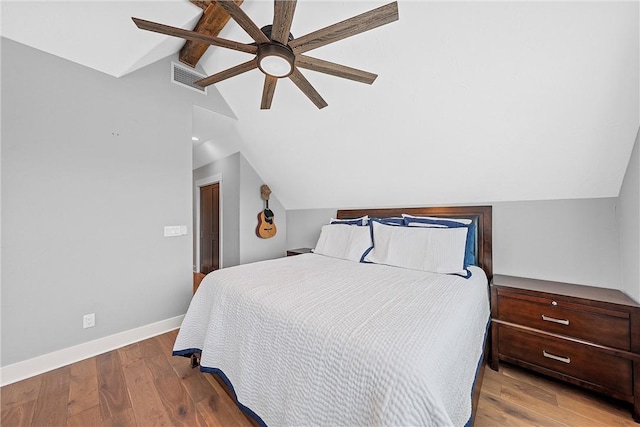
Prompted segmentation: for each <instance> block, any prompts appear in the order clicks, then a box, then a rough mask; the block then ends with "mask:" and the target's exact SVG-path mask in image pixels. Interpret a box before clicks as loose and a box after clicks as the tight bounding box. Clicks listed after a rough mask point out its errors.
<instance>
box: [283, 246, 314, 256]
mask: <svg viewBox="0 0 640 427" xmlns="http://www.w3.org/2000/svg"><path fill="white" fill-rule="evenodd" d="M309 252H311V248H298V249H287V256H294V255H302V254H308V253H309Z"/></svg>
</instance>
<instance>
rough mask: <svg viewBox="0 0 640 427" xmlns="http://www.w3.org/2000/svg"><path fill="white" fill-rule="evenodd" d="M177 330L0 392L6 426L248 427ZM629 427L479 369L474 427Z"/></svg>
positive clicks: (613, 408) (580, 395)
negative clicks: (191, 357) (177, 350)
mask: <svg viewBox="0 0 640 427" xmlns="http://www.w3.org/2000/svg"><path fill="white" fill-rule="evenodd" d="M176 333H177V331H172V332H168V333H166V334H163V335H159V336H157V337H154V338H150V339H148V340H144V341H141V342H139V343H136V344H132V345H129V346H126V347H123V348H120V349H118V350H114V351H111V352H108V353H105V354H102V355H99V356H96V357H93V358H91V359H87V360H83V361H81V362H78V363H74V364H72V365H69V366H65V367H62V368H60V369H56V370H55V371H51V372H47V373H45V374H42V375H39V376H37V377H33V378H29V379H26V380H24V381H20V382H17V383H14V384H10V385H8V386H5V387H2V388H1V389H0V395H1V399H2V402H1V409H2V412H1V418H0V424H1V425H2V426H3V427H9V426H84V427H86V426H152V425H175V426H211V427H213V426H247V427H249V426H251V423H250V422H249V421H248V420H247V419H246V418H245V416H244V414H243V413H242V412H241V411H240V410H239V409H238V408H237V407H236V406H235V404H234V403H233V402H232V400H231V399H230V398H229V397H228V396H227V395H226V393H225V392H224V390H223V389H222V387H221V386H220V385H219V384H218V383H217V381H216V380H215V379H214V378H213V377H212V376H211V375H207V374H202V373H201V372H199V371H198V370H197V369H191V368H190V367H189V361H188V359H186V358H182V357H172V356H171V349H172V346H173V341H174V339H175V336H176ZM534 425H536V426H614V425H616V426H634V427H638V426H639V424H636V423H634V422H633V420H632V419H631V415H630V411H629V407H628V406H627V405H626V404H623V403H620V402H617V401H611V400H608V399H606V398H603V397H601V396H597V395H595V394H591V393H589V392H586V391H583V390H581V389H578V388H576V387H573V386H570V385H565V384H562V383H560V382H557V381H554V380H550V379H546V378H543V377H540V376H537V375H534V374H531V373H528V372H526V371H524V370H521V369H519V368H515V367H510V366H503V365H501V366H500V372H495V371H492V370H491V369H489V368H488V367H487V368H486V369H485V376H484V381H483V385H482V392H481V395H480V403H479V405H478V414H477V418H476V422H475V426H476V427H487V426H534Z"/></svg>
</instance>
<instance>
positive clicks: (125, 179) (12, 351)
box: [0, 39, 216, 366]
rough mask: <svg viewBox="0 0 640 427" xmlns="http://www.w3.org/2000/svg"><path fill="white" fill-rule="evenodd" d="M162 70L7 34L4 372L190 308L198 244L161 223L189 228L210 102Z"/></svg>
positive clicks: (4, 52) (160, 65)
mask: <svg viewBox="0 0 640 427" xmlns="http://www.w3.org/2000/svg"><path fill="white" fill-rule="evenodd" d="M169 69H170V68H169V61H168V60H165V61H160V62H158V63H155V64H152V65H150V66H148V67H145V68H143V69H141V70H138V71H137V72H135V73H133V74H130V75H128V76H126V77H123V78H121V79H116V78H113V77H110V76H108V75H106V74H103V73H100V72H97V71H95V70H91V69H88V68H85V67H83V66H80V65H77V64H74V63H72V62H69V61H66V60H63V59H60V58H57V57H55V56H52V55H48V54H45V53H43V52H40V51H37V50H35V49H32V48H29V47H26V46H24V45H21V44H18V43H15V42H13V41H10V40H7V39H2V231H3V233H2V291H1V292H2V294H1V296H2V298H1V299H2V310H1V311H2V314H1V316H2V330H1V332H2V354H1V362H0V363H1V365H2V366H6V365H9V364H12V363H14V362H18V361H21V360H23V359H25V358H32V357H36V356H39V355H42V354H46V353H49V352H53V351H56V350H59V349H62V348H67V347H70V346H73V345H77V344H80V343H84V342H88V341H91V340H94V339H98V338H102V337H105V336H108V335H112V334H114V333H118V332H122V331H127V330H131V329H133V328H136V327H140V326H144V325H148V324H151V323H154V322H158V321H161V320H165V319H170V318H172V317H175V316H179V315H182V314H184V312H185V311H186V308H187V305H188V302H189V300H190V296H191V286H192V276H191V241H192V236H191V234H189V235H187V236H180V237H172V238H165V237H163V227H164V226H165V225H188V226H189V224H190V218H191V188H192V187H191V113H192V106H193V104H194V103H199V104H201V105H203V106H204V107H206V108H210V109H215V108H216V106H215V103H216V102H215V100H214V99H213V98H211V97H205V96H203V95H200V94H198V93H196V92H193V91H190V90H187V89H183V88H180V87H178V86H176V85H174V84H171V83H170V82H169V75H170V74H169ZM188 228H189V229H191V227H190V226H189V227H188ZM189 231H190V230H189ZM88 313H95V314H96V326H95V327H94V328H90V329H83V328H82V316H83V315H84V314H88Z"/></svg>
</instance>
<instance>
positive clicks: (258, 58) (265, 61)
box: [131, 0, 398, 109]
mask: <svg viewBox="0 0 640 427" xmlns="http://www.w3.org/2000/svg"><path fill="white" fill-rule="evenodd" d="M216 1H217V2H218V4H220V6H222V8H223V9H224V10H225V11H226V12H227V13H228V14H229V15H230V16H231V17H232V18H233V19H234V20H235V21H236V22H237V23H238V24H239V25H240V26H241V27H242V28H243V29H244V30H245V31H246V32H247V34H249V35H250V36H251V38H252V39H253V40H254V41H255V43H251V44H244V43H239V42H236V41H233V40H228V39H224V38H220V37H213V36H208V35H205V34H201V33H198V32H195V31H189V30H184V29H182V28H176V27H171V26H168V25H163V24H159V23H156V22H151V21H145V20H143V19H139V18H131V19H133V22H134V23H135V24H136V25H137V26H138V28H140V29H141V30H147V31H153V32H156V33H161V34H166V35H169V36H175V37H181V38H183V39H186V40H193V41H196V42H201V43H207V44H210V45H212V46H219V47H224V48H227V49H233V50H237V51H240V52H246V53H248V54H251V55H255V56H254V58H252V59H251V60H249V61H247V62H244V63H242V64H239V65H236V66H235V67H231V68H229V69H226V70H224V71H221V72H219V73H216V74H213V75H211V76H209V77H206V78H204V79H201V80H198V81H196V82H195V83H196V84H197V85H199V86H202V87H205V86H208V85H211V84H214V83H218V82H221V81H223V80H225V79H228V78H230V77H233V76H237V75H239V74H242V73H245V72H247V71H250V70H253V69H255V68H258V69H260V71H262V72H263V73H264V75H265V79H264V88H263V90H262V102H261V104H260V108H261V109H269V108H271V101H272V100H273V94H274V91H275V88H276V83H277V82H278V79H280V78H284V77H288V78H289V79H290V80H291V81H292V82H293V83H294V84H295V85H296V86H297V87H298V88H299V89H300V90H301V91H302V92H303V93H304V94H305V95H306V96H307V97H308V98H309V99H310V100H311V102H313V103H314V104H315V105H316V107H318V108H324V107H326V106H327V103H326V102H325V100H324V99H322V97H321V96H320V94H319V93H318V92H317V91H316V90H315V89H314V87H313V86H312V85H311V83H309V81H308V80H307V79H306V78H305V77H304V76H303V75H302V73H300V70H299V68H305V69H308V70H313V71H317V72H320V73H325V74H330V75H332V76H337V77H342V78H345V79H350V80H354V81H357V82H361V83H367V84H372V83H373V81H374V80H375V79H376V77H378V76H377V75H376V74H373V73H369V72H366V71H362V70H358V69H355V68H351V67H347V66H345V65H340V64H336V63H333V62H329V61H325V60H322V59H318V58H313V57H310V56H307V55H304V53H305V52H307V51H310V50H312V49H316V48H318V47H321V46H324V45H327V44H329V43H333V42H336V41H338V40H342V39H345V38H347V37H351V36H354V35H356V34H359V33H362V32H365V31H369V30H372V29H374V28H377V27H379V26H382V25H385V24H388V23H390V22H393V21H397V20H398V3H397V2H393V3H389V4H387V5H385V6H381V7H379V8H377V9H373V10H370V11H369V12H365V13H362V14H360V15H356V16H354V17H352V18H349V19H346V20H344V21H341V22H338V23H336V24H333V25H329V26H328V27H325V28H322V29H319V30H317V31H314V32H311V33H309V34H306V35H304V36H301V37H298V38H294V37H293V35H292V34H291V33H290V32H289V31H290V29H291V23H292V21H293V14H294V11H295V8H296V0H275V1H274V14H273V15H274V16H273V25H266V26H264V27H262V28H258V26H257V25H256V24H255V23H254V22H253V21H252V20H251V18H249V16H247V14H246V13H245V12H244V11H243V10H242V9H241V8H240V7H239V6H238V5H237V4H236V3H235V2H234V1H233V0H216Z"/></svg>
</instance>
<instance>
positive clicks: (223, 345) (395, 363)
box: [174, 206, 492, 426]
mask: <svg viewBox="0 0 640 427" xmlns="http://www.w3.org/2000/svg"><path fill="white" fill-rule="evenodd" d="M402 214H405V215H407V216H413V217H434V216H435V217H438V218H446V219H451V220H455V221H458V220H460V221H464V220H467V222H466V224H469V225H468V226H466V228H465V236H467V237H469V236H471V238H470V239H467V240H468V241H465V242H464V244H465V246H466V247H465V254H464V258H465V269H464V271H465V274H458V273H455V274H443V273H433V272H430V271H423V270H421V269H420V268H413V267H412V268H403V266H398V265H394V264H393V263H390V264H383V263H380V262H377V263H372V262H370V261H371V259H374V260H378V261H379V260H380V256H381V255H380V254H381V252H380V248H381V247H382V242H383V240H382V238H383V237H382V236H383V231H384V232H387V231H388V232H389V233H412V235H413V234H420V235H426V234H428V235H429V236H436V235H437V236H440V235H444V234H445V233H446V234H447V235H448V236H449V235H450V236H453V235H454V233H457V234H456V236H458V235H459V234H460V233H459V232H458V231H453V230H452V231H443V230H442V229H436V230H432V229H431V226H429V230H427V229H426V228H425V231H422V229H421V231H414V230H409V229H408V227H394V228H393V229H392V227H393V224H391V223H388V224H387V223H384V222H383V221H382V219H383V218H387V219H388V218H402ZM362 217H365V218H367V217H369V218H368V219H369V224H368V225H367V226H366V227H362V226H361V224H359V223H358V224H353V226H352V224H344V225H343V224H340V225H336V226H334V225H331V226H329V227H323V231H322V233H321V237H320V239H319V241H318V244H317V245H316V253H308V254H303V255H297V256H293V257H286V258H279V259H274V260H268V261H262V262H257V263H253V264H246V265H241V266H236V267H230V268H225V269H222V270H217V271H215V272H213V273H210V274H209V275H207V276H206V277H205V279H204V280H203V281H202V283H201V285H200V287H199V288H198V291H197V292H196V294H195V295H194V298H193V300H192V302H191V304H190V307H189V310H188V312H187V314H186V315H185V319H184V321H183V324H182V326H181V328H180V331H179V334H178V337H177V339H176V343H175V345H174V355H178V356H192V355H198V358H199V362H200V369H201V370H202V371H203V372H208V373H211V374H214V375H215V376H216V377H217V378H218V379H219V381H221V382H222V383H224V384H225V385H226V386H227V388H228V390H229V392H230V394H231V396H232V397H233V398H234V399H235V400H236V402H237V403H238V406H239V407H240V408H241V409H242V410H243V411H244V412H245V413H246V414H247V415H249V416H250V417H251V418H252V419H253V420H254V421H255V423H256V424H258V425H269V426H279V425H438V426H442V425H456V426H462V425H471V424H472V423H473V414H474V413H475V407H476V405H477V401H478V396H479V390H480V387H481V382H482V374H483V371H484V359H485V353H486V349H487V345H486V343H487V341H488V340H487V333H488V325H489V319H490V313H489V298H488V282H489V281H490V279H491V276H492V256H491V253H492V249H491V245H492V241H491V207H488V206H481V207H469V206H465V207H449V208H407V209H374V210H340V211H338V212H337V215H336V222H340V221H343V222H346V221H347V220H354V221H358V218H362ZM373 217H375V218H377V219H380V220H379V222H375V223H374V221H372V220H371V218H373ZM376 221H378V220H376ZM404 221H405V222H406V219H405V220H404ZM412 225H419V226H422V225H421V224H412ZM349 227H350V228H349ZM438 227H440V226H439V225H438ZM325 228H328V229H330V230H331V232H336V230H347V229H348V230H350V232H354V233H359V234H358V235H360V236H362V235H363V234H364V230H365V229H367V230H370V232H371V233H374V234H373V235H372V237H371V239H373V241H374V242H375V244H374V245H373V251H371V248H370V249H369V252H368V254H364V253H363V255H362V257H361V258H360V259H359V261H360V262H359V261H358V259H357V257H356V258H354V259H345V257H342V258H340V257H334V256H327V254H326V253H323V251H322V244H321V243H322V239H323V235H325ZM453 228H455V227H453ZM340 233H343V231H340ZM394 235H395V234H394ZM430 239H432V240H433V237H430ZM456 239H458V240H460V239H459V238H458V237H456ZM430 241H431V240H430ZM470 244H471V245H472V250H473V265H467V264H466V262H467V255H468V253H469V247H470V246H469V245H470ZM350 248H351V249H353V243H352V246H351V247H350ZM359 250H360V249H358V251H359ZM376 250H377V252H378V254H377V255H376V254H375V252H376ZM352 252H353V250H352ZM356 252H357V251H356ZM365 252H367V251H365ZM413 252H415V251H413ZM444 252H446V250H444ZM376 256H377V257H378V258H376ZM346 258H348V256H347V257H346ZM409 258H410V256H409ZM420 258H422V257H420ZM401 262H404V261H401Z"/></svg>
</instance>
